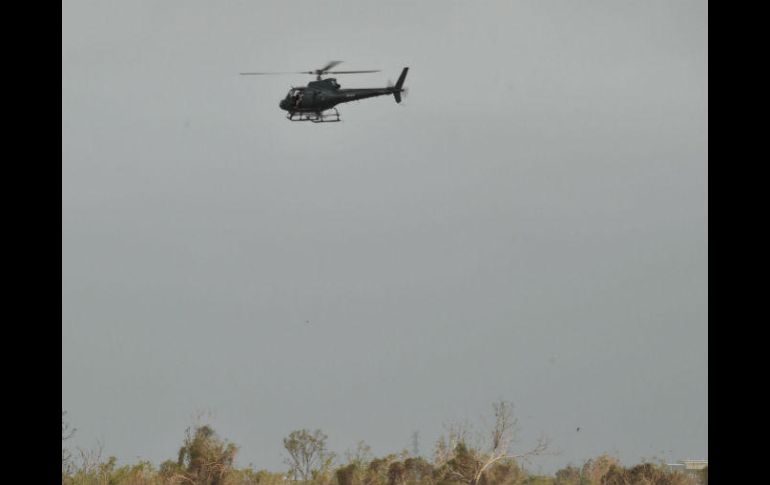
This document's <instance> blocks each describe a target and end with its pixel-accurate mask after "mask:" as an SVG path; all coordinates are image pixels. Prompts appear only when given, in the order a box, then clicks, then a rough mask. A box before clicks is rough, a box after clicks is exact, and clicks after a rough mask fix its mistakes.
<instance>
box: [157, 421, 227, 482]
mask: <svg viewBox="0 0 770 485" xmlns="http://www.w3.org/2000/svg"><path fill="white" fill-rule="evenodd" d="M237 452H238V447H237V446H235V445H234V444H233V443H228V442H226V441H223V440H221V439H220V438H219V437H218V436H217V434H216V432H215V431H214V430H213V429H212V428H211V427H210V426H207V425H204V426H199V427H197V428H195V430H194V431H193V430H191V429H190V428H187V431H186V432H185V440H184V444H183V445H182V447H181V448H180V449H179V458H178V459H177V467H178V469H179V470H182V472H181V473H180V474H178V475H175V477H176V479H181V481H185V482H190V483H194V484H195V485H224V484H225V482H226V480H227V477H228V476H229V474H230V473H231V471H232V468H233V462H234V461H235V455H236V453H237ZM164 465H165V467H166V468H165V471H166V472H173V468H172V467H171V466H169V465H168V464H164Z"/></svg>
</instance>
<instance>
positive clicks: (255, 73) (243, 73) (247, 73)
mask: <svg viewBox="0 0 770 485" xmlns="http://www.w3.org/2000/svg"><path fill="white" fill-rule="evenodd" d="M240 74H241V76H265V75H275V74H309V73H308V72H307V71H294V72H242V73H240Z"/></svg>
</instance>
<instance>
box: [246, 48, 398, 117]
mask: <svg viewBox="0 0 770 485" xmlns="http://www.w3.org/2000/svg"><path fill="white" fill-rule="evenodd" d="M341 62H342V61H332V62H330V63H328V64H327V65H325V66H324V67H322V68H321V69H316V70H314V71H298V72H242V73H241V75H242V76H256V75H267V74H314V75H315V76H316V80H315V81H311V82H309V83H308V85H307V87H304V88H292V89H291V90H289V93H288V94H287V95H286V97H285V98H284V99H282V100H281V102H280V103H279V104H278V106H280V108H281V109H282V110H285V111H287V112H288V114H287V115H286V118H287V119H289V120H291V121H312V122H314V123H322V122H330V121H340V113H339V111H337V108H335V106H336V105H338V104H340V103H347V102H350V101H358V100H361V99H366V98H373V97H375V96H383V95H386V94H392V95H393V97H394V98H395V99H396V103H400V102H401V93H403V92H404V91H405V89H404V79H406V73H407V71H409V68H408V67H405V68H404V69H403V70H402V71H401V75H400V76H399V77H398V81H397V82H396V84H395V86H388V87H384V88H356V89H342V88H340V85H339V84H337V80H336V79H334V78H326V79H321V76H324V75H326V74H358V73H366V72H380V71H372V70H368V71H330V69H331V68H333V67H334V66H336V65H337V64H339V63H341ZM327 110H334V113H324V111H327Z"/></svg>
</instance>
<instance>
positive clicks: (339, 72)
mask: <svg viewBox="0 0 770 485" xmlns="http://www.w3.org/2000/svg"><path fill="white" fill-rule="evenodd" d="M362 72H380V70H379V69H378V70H375V71H326V74H358V73H362Z"/></svg>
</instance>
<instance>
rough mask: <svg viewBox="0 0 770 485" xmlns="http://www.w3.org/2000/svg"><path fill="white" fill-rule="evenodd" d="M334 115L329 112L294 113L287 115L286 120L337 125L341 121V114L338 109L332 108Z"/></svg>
mask: <svg viewBox="0 0 770 485" xmlns="http://www.w3.org/2000/svg"><path fill="white" fill-rule="evenodd" d="M332 110H334V113H331V112H329V111H325V112H308V111H293V112H289V114H287V115H286V119H288V120H289V121H312V122H313V123H336V122H338V121H342V120H340V112H339V111H337V108H332Z"/></svg>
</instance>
